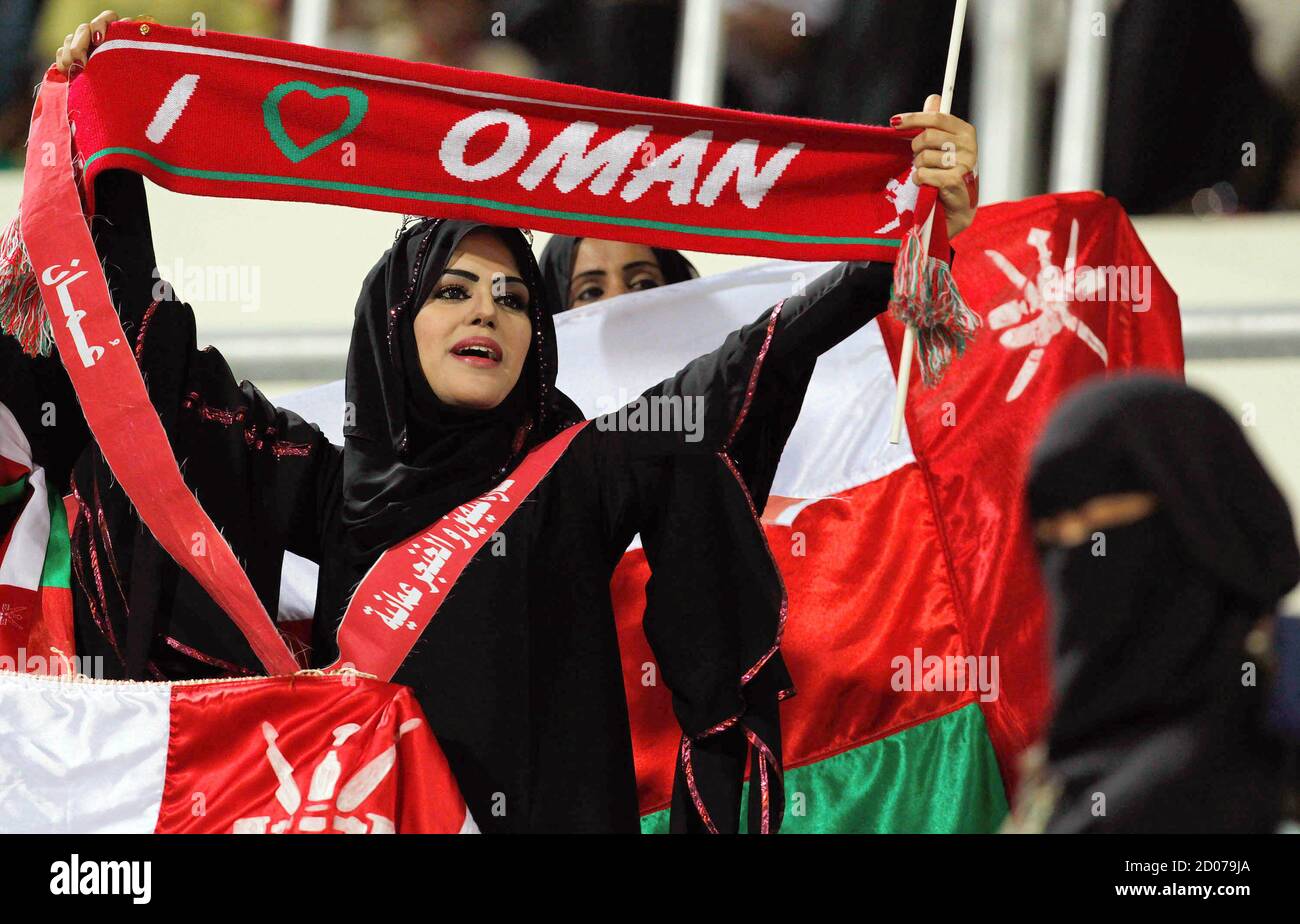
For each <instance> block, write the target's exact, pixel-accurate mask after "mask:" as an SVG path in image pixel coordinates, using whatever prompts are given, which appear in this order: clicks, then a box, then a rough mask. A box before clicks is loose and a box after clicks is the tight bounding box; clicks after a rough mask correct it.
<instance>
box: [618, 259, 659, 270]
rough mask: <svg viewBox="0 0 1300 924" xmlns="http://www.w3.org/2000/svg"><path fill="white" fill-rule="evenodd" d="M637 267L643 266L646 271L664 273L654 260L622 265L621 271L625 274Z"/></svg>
mask: <svg viewBox="0 0 1300 924" xmlns="http://www.w3.org/2000/svg"><path fill="white" fill-rule="evenodd" d="M639 266H644V267H645V268H646V269H656V270H659V272H661V273H662V272H663V271H664V270H663V267H662V266H660V265H659V264H658V263H656V262H655V261H654V260H633V261H632V262H631V263H624V264H623V271H624V272H626V271H628V270H630V269H636V268H637V267H639Z"/></svg>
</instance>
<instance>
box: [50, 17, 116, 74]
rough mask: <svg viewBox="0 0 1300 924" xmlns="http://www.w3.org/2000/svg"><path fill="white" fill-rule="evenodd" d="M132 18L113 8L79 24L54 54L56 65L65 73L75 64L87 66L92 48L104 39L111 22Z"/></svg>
mask: <svg viewBox="0 0 1300 924" xmlns="http://www.w3.org/2000/svg"><path fill="white" fill-rule="evenodd" d="M129 21H130V18H129V17H126V16H118V15H117V14H116V13H114V12H113V11H112V10H104V12H102V13H100V14H99V15H98V16H96V17H95V18H94V19H92V20H91V21H90V22H83V23H82V24H81V25H79V26H77V28H76V31H75V32H71V33H69V34H68V37H67V38H65V39H64V40H63V47H61V48H60V49H59V50H58V51H57V52H56V53H55V55H54V66H55V67H57V68H58V69H59V70H60V71H62V72H63V73H65V74H66V73H68V72H69V71H70V70H72V67H73V65H79V66H81V67H85V66H86V59H87V58H89V57H90V49H91V47H92V46H94V45H98V44H99V43H100V42H102V41H103V40H104V32H105V31H106V30H107V29H108V24H109V23H110V22H129Z"/></svg>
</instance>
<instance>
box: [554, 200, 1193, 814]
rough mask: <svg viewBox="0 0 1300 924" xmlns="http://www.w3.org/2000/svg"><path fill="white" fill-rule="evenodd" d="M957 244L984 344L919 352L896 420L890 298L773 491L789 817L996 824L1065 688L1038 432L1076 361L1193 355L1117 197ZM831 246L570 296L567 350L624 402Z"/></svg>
mask: <svg viewBox="0 0 1300 924" xmlns="http://www.w3.org/2000/svg"><path fill="white" fill-rule="evenodd" d="M956 248H957V256H956V257H955V260H954V263H953V269H954V275H955V278H956V280H957V283H958V285H959V287H960V289H961V291H962V293H963V295H964V296H965V298H966V300H967V302H968V303H969V304H970V306H971V308H972V309H974V310H975V311H976V312H977V313H978V314H979V315H980V316H981V318H982V319H983V322H984V329H983V330H981V331H980V332H979V334H978V336H977V338H976V340H975V342H974V343H973V345H972V346H971V348H970V349H969V350H968V352H967V353H966V355H965V356H963V357H962V358H960V359H958V360H957V361H956V362H955V363H954V364H953V365H952V366H951V368H950V369H949V371H948V373H947V375H946V376H945V378H944V379H943V381H942V382H941V383H940V384H939V385H938V386H937V387H935V388H932V389H930V388H923V387H922V386H921V385H920V384H919V376H913V382H914V383H916V384H914V385H913V387H912V390H911V393H910V394H909V396H908V402H907V412H906V422H907V427H906V435H905V436H904V438H903V440H902V442H901V443H900V444H899V445H897V446H892V445H890V444H889V442H888V440H887V432H888V425H889V420H890V413H891V410H892V406H893V397H894V390H895V369H896V368H897V362H898V350H899V344H900V342H901V340H902V328H901V326H900V325H899V324H898V323H897V322H895V321H893V320H892V319H890V318H882V319H880V320H879V321H877V322H872V323H871V324H869V325H868V326H867V327H865V328H864V329H862V330H861V331H859V332H858V333H857V334H855V335H854V336H852V337H851V338H849V339H848V340H846V341H845V342H844V343H842V344H840V345H839V346H838V347H836V348H835V349H834V350H832V351H830V352H828V353H827V354H825V355H824V356H823V357H822V358H821V360H820V361H819V362H818V365H817V370H816V373H815V374H814V376H813V379H812V385H811V387H810V389H809V392H808V395H807V399H806V400H805V402H804V406H803V411H802V414H801V416H800V418H799V423H798V424H797V426H796V427H795V430H794V432H793V434H792V436H791V439H790V442H789V444H788V447H787V449H786V452H785V454H784V456H783V458H782V461H781V466H780V469H779V470H778V473H777V477H776V483H775V485H774V488H773V496H772V498H771V499H770V501H769V503H768V507H767V510H766V511H765V512H764V517H763V519H764V525H765V529H766V531H767V534H768V540H769V544H770V545H771V547H772V550H773V554H774V555H775V557H776V559H777V562H778V564H779V566H780V568H781V571H782V574H783V576H784V578H785V584H786V588H787V592H788V595H789V619H788V622H787V626H786V632H785V638H784V642H783V651H784V654H785V657H786V660H787V663H788V665H789V668H790V673H791V675H792V676H793V678H794V681H795V686H796V688H797V690H798V694H797V695H796V696H795V697H794V698H792V699H790V700H788V701H786V702H785V703H784V704H783V705H782V725H783V728H782V733H783V738H784V747H785V762H786V767H787V777H786V793H787V805H786V815H785V822H784V826H783V830H784V831H787V832H801V831H802V832H850V831H855V832H869V831H880V832H892V831H926V832H959V831H966V832H971V831H989V830H993V829H995V828H996V827H997V826H998V824H999V822H1000V821H1001V819H1002V817H1003V815H1004V814H1005V811H1006V795H1005V793H1006V787H1004V780H1005V781H1007V782H1008V783H1010V781H1011V772H1010V770H1011V766H1012V763H1013V760H1014V758H1015V756H1016V754H1017V753H1018V752H1019V751H1021V750H1022V749H1023V748H1025V747H1026V746H1027V745H1029V744H1030V743H1032V742H1033V740H1034V739H1035V738H1036V737H1037V736H1038V734H1039V733H1040V732H1041V731H1042V729H1043V724H1044V721H1045V719H1046V716H1047V711H1048V707H1049V703H1048V682H1047V645H1046V607H1045V599H1044V594H1043V590H1042V587H1041V585H1040V583H1039V577H1038V570H1037V563H1036V560H1035V556H1034V550H1033V547H1032V544H1031V541H1030V533H1029V530H1028V524H1027V522H1026V515H1025V508H1024V502H1023V485H1024V477H1025V464H1026V460H1027V456H1028V453H1029V450H1030V448H1031V447H1032V445H1033V443H1034V440H1035V438H1036V436H1037V434H1038V432H1039V431H1040V429H1041V427H1042V426H1043V424H1044V423H1045V421H1046V418H1047V416H1048V414H1049V412H1050V411H1051V409H1052V407H1053V406H1054V404H1055V403H1056V401H1057V400H1058V399H1059V398H1060V396H1061V395H1062V394H1063V393H1064V392H1065V391H1066V390H1068V389H1069V388H1070V387H1071V386H1072V385H1074V384H1075V383H1077V382H1080V381H1082V380H1084V379H1086V378H1089V377H1091V376H1093V375H1096V374H1099V373H1105V372H1114V371H1123V370H1127V369H1130V368H1133V367H1138V366H1146V367H1154V368H1159V369H1164V370H1171V371H1175V372H1179V373H1181V371H1182V339H1181V328H1180V324H1179V317H1178V304H1177V300H1176V298H1175V296H1174V293H1173V291H1172V290H1171V289H1170V288H1169V286H1168V284H1167V283H1166V282H1165V281H1164V279H1163V278H1162V277H1161V276H1160V274H1159V272H1158V271H1157V270H1156V269H1155V268H1154V266H1153V265H1152V263H1151V259H1150V256H1149V255H1148V254H1147V253H1146V251H1145V249H1144V248H1143V247H1142V244H1141V242H1140V241H1139V240H1138V238H1137V235H1136V233H1135V232H1134V230H1133V228H1132V226H1131V225H1130V223H1129V221H1128V218H1127V216H1126V215H1125V214H1124V212H1123V210H1122V209H1121V208H1120V206H1119V205H1118V204H1117V203H1116V202H1115V201H1114V200H1111V199H1106V198H1103V197H1102V196H1100V195H1097V194H1092V193H1081V194H1074V195H1063V196H1043V197H1039V198H1036V199H1030V200H1027V201H1024V202H1019V203H1011V204H1006V205H998V206H993V207H991V208H985V209H981V210H980V212H979V217H978V219H977V221H976V223H975V224H974V225H973V226H972V227H971V228H969V229H968V230H967V231H966V232H965V233H964V234H963V235H961V237H959V238H958V240H957V242H956ZM826 268H827V267H826V265H824V264H822V265H818V264H788V263H772V264H766V265H763V266H760V267H756V268H753V269H748V270H743V271H740V272H737V273H729V274H725V275H722V276H715V277H711V278H705V279H700V280H696V281H692V282H688V283H684V284H681V285H678V286H672V287H670V288H667V289H662V290H657V291H654V292H648V293H641V294H636V295H631V296H626V297H624V298H620V299H616V300H612V301H610V302H606V303H603V304H600V305H595V306H592V307H591V308H587V309H579V310H577V311H572V312H567V313H565V314H563V315H561V316H559V318H557V326H558V330H559V336H560V339H561V356H562V357H568V358H572V357H581V358H582V360H581V362H573V361H572V360H571V359H570V361H569V362H567V363H563V362H562V363H561V367H560V368H561V374H560V383H559V384H560V387H561V388H563V389H564V391H565V392H566V393H567V394H569V395H571V396H572V397H573V398H574V400H576V401H577V402H578V403H579V404H580V405H582V407H583V409H584V411H586V412H587V413H589V414H592V413H596V412H602V411H608V410H609V409H610V407H609V396H611V395H617V394H620V389H622V390H623V393H628V392H630V393H631V394H633V395H635V394H636V393H637V391H639V390H640V389H642V388H644V387H647V386H649V385H652V384H653V383H655V382H656V381H658V380H660V379H662V378H663V377H665V376H667V375H669V374H671V373H672V372H673V371H675V370H676V369H677V368H679V367H680V366H681V365H682V364H683V363H685V362H686V361H689V360H690V359H691V358H693V357H694V356H696V355H698V354H700V353H702V352H705V351H707V350H709V349H711V348H713V347H714V346H715V345H716V344H717V343H719V342H720V341H721V339H722V337H723V336H724V335H725V334H726V332H728V331H729V330H731V329H733V328H735V327H737V326H739V325H741V324H743V323H745V322H748V321H750V320H752V319H753V318H754V317H755V316H756V314H757V313H758V311H759V310H761V307H762V306H763V305H765V304H768V303H775V302H777V301H779V300H780V299H782V298H784V297H786V296H787V295H789V294H790V292H791V285H792V281H793V282H794V283H796V284H797V283H798V282H799V281H801V280H804V279H812V278H814V277H815V276H816V275H818V274H819V273H821V272H824V271H825V269H826ZM778 336H779V333H778ZM648 574H649V571H648V568H647V566H646V562H645V558H644V555H643V553H642V552H641V551H640V550H638V549H633V550H630V551H629V552H628V553H627V555H626V556H625V558H624V561H623V562H622V564H621V566H620V568H619V571H618V573H617V575H616V578H615V581H614V585H613V592H614V596H615V600H616V603H617V612H618V614H619V622H620V626H619V629H620V642H621V645H622V648H623V656H624V662H625V665H624V666H625V672H624V676H625V678H626V687H627V693H628V699H629V704H630V707H631V709H632V713H633V735H634V743H635V750H636V760H637V775H638V780H639V784H640V793H641V807H642V812H643V829H644V830H647V831H655V830H663V829H665V828H666V825H667V818H666V816H667V812H666V811H664V809H665V808H666V806H667V805H668V803H669V801H670V795H671V785H672V771H673V757H674V753H675V747H676V745H677V743H678V740H679V737H678V736H679V732H678V730H677V726H676V724H675V722H674V721H673V717H672V710H671V702H670V695H669V692H668V691H667V690H666V689H664V688H663V687H662V686H661V685H659V686H656V685H653V678H654V677H655V676H656V674H657V672H654V671H647V670H646V669H645V667H646V665H649V664H652V663H653V660H654V659H653V656H652V654H651V652H650V648H649V645H648V644H647V643H646V640H645V637H644V635H643V633H642V631H641V628H640V619H641V613H642V609H643V605H644V596H643V588H644V585H645V581H646V578H647V577H648ZM647 678H648V679H649V683H650V684H651V685H646V682H647V681H646V679H647ZM999 771H1001V772H999Z"/></svg>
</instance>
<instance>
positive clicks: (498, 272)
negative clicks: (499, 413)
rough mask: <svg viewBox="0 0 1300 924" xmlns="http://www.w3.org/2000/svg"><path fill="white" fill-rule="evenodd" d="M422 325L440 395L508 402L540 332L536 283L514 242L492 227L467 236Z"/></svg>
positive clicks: (426, 368)
mask: <svg viewBox="0 0 1300 924" xmlns="http://www.w3.org/2000/svg"><path fill="white" fill-rule="evenodd" d="M414 328H415V342H416V345H417V346H418V348H419V353H420V368H421V369H422V370H423V372H424V377H425V379H427V380H428V382H429V387H430V388H432V389H433V393H434V394H435V395H436V396H437V397H438V400H440V401H442V402H443V403H444V404H448V405H451V406H453V407H466V408H477V409H480V410H487V409H489V408H494V407H496V406H497V405H498V404H500V403H501V402H502V401H504V400H505V399H506V397H507V396H509V394H510V392H511V391H512V390H513V389H514V387H515V383H516V382H518V381H519V375H520V373H521V372H522V371H523V368H524V362H525V360H527V358H528V346H529V343H530V341H531V339H532V334H533V323H532V317H531V315H530V314H529V293H528V286H527V285H526V284H525V283H524V281H523V279H522V278H521V273H520V271H519V266H518V265H517V263H516V262H515V258H514V255H513V254H512V253H511V252H510V248H509V247H507V246H506V245H505V244H504V243H503V242H502V241H501V240H500V239H499V238H498V237H497V236H496V235H494V234H492V233H491V232H489V231H485V230H480V231H474V232H472V233H470V234H468V235H466V236H465V238H464V240H462V241H461V242H460V245H459V246H458V247H457V248H456V251H455V252H454V253H453V254H452V255H451V259H450V260H449V261H448V262H447V266H446V269H444V270H443V273H442V276H441V277H439V278H438V280H437V282H435V283H434V286H433V291H432V293H431V294H430V296H429V300H428V301H427V302H425V303H424V305H423V307H421V308H420V310H419V312H418V313H417V314H416V316H415V323H414Z"/></svg>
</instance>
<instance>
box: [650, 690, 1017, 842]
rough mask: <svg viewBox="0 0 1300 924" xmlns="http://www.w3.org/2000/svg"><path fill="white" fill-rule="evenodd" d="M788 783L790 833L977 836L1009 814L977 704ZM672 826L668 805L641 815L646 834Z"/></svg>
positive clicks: (795, 774) (811, 768)
mask: <svg viewBox="0 0 1300 924" xmlns="http://www.w3.org/2000/svg"><path fill="white" fill-rule="evenodd" d="M785 789H786V793H785V797H786V803H785V821H784V822H783V824H782V826H781V831H782V833H784V834H850V833H858V834H901V833H916V834H978V833H989V832H992V831H996V830H997V829H998V826H999V825H1001V824H1002V819H1003V818H1004V817H1005V816H1006V814H1007V800H1006V795H1005V793H1004V791H1003V788H1002V777H1001V776H1000V775H999V773H998V764H997V759H996V758H995V756H994V753H993V746H992V744H990V743H989V738H988V732H987V731H986V729H985V726H984V714H983V713H982V712H981V711H980V708H979V706H978V705H977V704H975V703H971V704H970V705H967V706H963V707H962V708H960V709H957V710H954V711H953V712H950V713H948V714H947V715H943V716H940V717H939V718H937V719H931V720H930V721H928V722H923V723H922V724H920V725H914V726H913V727H911V728H909V729H906V730H904V731H901V732H899V733H898V734H896V735H890V736H889V737H888V738H882V739H880V740H879V741H873V742H871V743H870V744H864V745H862V746H861V747H859V748H855V749H853V750H851V751H845V752H843V753H841V754H837V755H835V756H834V757H828V758H826V759H825V760H820V761H818V762H817V763H814V764H808V765H807V766H804V767H798V768H796V769H794V770H788V771H786V774H785ZM745 792H746V796H745V798H748V784H746V788H745ZM742 804H744V803H742ZM667 830H668V812H667V811H666V810H665V811H662V812H655V813H654V814H651V815H646V816H645V817H643V818H642V819H641V831H642V833H645V834H657V833H663V832H666V831H667Z"/></svg>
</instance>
